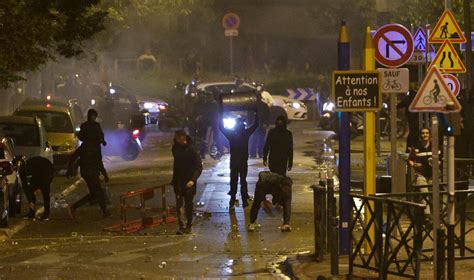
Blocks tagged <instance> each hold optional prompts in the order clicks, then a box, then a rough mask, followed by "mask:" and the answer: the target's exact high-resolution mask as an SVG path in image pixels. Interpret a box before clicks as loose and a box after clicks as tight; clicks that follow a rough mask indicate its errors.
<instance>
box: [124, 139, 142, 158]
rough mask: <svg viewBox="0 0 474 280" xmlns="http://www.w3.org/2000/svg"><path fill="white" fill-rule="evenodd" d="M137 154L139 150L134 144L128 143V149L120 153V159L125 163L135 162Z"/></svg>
mask: <svg viewBox="0 0 474 280" xmlns="http://www.w3.org/2000/svg"><path fill="white" fill-rule="evenodd" d="M139 153H140V150H139V149H138V146H137V145H136V144H134V143H130V144H128V147H127V148H126V149H125V150H124V152H123V153H122V159H124V160H126V161H132V160H135V159H136V158H137V157H138V154H139Z"/></svg>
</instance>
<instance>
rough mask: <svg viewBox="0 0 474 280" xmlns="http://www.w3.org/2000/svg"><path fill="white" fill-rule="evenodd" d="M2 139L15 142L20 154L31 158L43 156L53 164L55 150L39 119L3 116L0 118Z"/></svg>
mask: <svg viewBox="0 0 474 280" xmlns="http://www.w3.org/2000/svg"><path fill="white" fill-rule="evenodd" d="M0 137H7V138H10V139H12V140H13V143H14V144H15V150H16V152H17V153H18V154H20V155H22V156H26V157H27V158H31V157H34V156H41V157H44V158H46V159H48V160H49V161H51V162H52V163H53V162H54V161H53V150H52V148H51V145H50V144H49V142H48V138H47V135H46V129H45V127H44V125H43V123H42V121H41V120H40V119H39V118H36V117H19V116H2V117H0Z"/></svg>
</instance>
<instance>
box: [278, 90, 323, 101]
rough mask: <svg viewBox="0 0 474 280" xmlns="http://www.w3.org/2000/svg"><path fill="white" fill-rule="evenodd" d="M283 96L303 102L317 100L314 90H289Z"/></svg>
mask: <svg viewBox="0 0 474 280" xmlns="http://www.w3.org/2000/svg"><path fill="white" fill-rule="evenodd" d="M283 95H284V96H286V97H288V98H292V99H296V100H301V101H314V100H316V93H314V91H313V89H312V88H287V89H286V90H285V92H284V93H283Z"/></svg>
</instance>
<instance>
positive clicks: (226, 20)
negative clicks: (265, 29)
mask: <svg viewBox="0 0 474 280" xmlns="http://www.w3.org/2000/svg"><path fill="white" fill-rule="evenodd" d="M222 25H223V26H224V28H225V29H239V26H240V17H239V15H237V14H236V13H227V14H225V15H224V17H222Z"/></svg>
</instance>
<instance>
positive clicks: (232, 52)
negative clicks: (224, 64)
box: [229, 36, 234, 76]
mask: <svg viewBox="0 0 474 280" xmlns="http://www.w3.org/2000/svg"><path fill="white" fill-rule="evenodd" d="M232 37H233V36H229V55H230V75H231V76H233V75H234V47H233V41H232V40H233V39H232Z"/></svg>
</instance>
